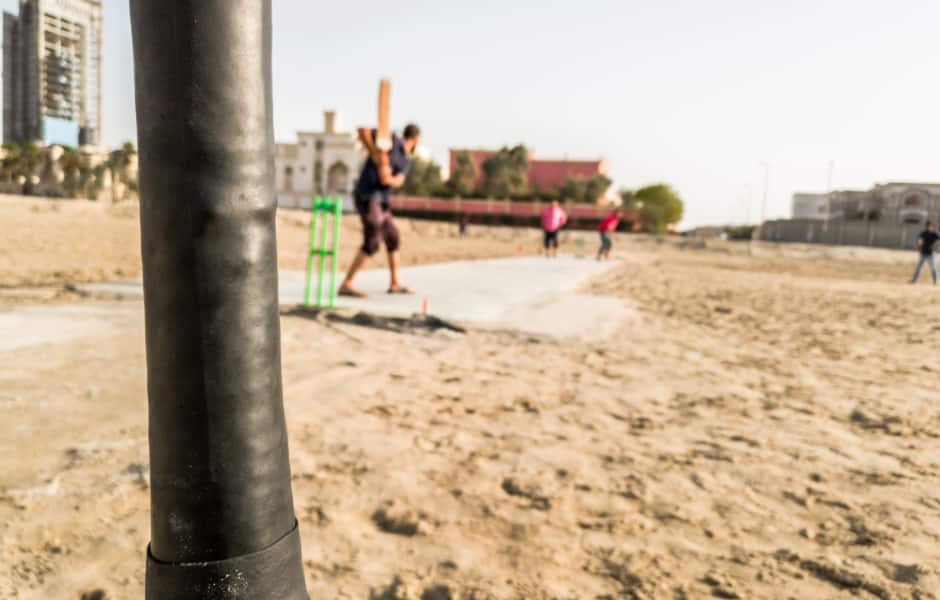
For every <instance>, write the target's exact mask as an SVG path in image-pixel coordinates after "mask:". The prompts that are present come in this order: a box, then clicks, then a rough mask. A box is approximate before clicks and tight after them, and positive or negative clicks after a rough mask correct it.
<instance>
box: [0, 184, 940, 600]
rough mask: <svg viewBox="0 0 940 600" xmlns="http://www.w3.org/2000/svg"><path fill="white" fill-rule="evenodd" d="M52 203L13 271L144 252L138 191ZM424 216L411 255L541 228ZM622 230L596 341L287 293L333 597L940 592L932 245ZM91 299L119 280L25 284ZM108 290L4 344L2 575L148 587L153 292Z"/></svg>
mask: <svg viewBox="0 0 940 600" xmlns="http://www.w3.org/2000/svg"><path fill="white" fill-rule="evenodd" d="M52 206H56V205H55V204H50V203H44V201H36V200H9V201H0V223H3V224H4V225H5V229H6V230H7V231H10V230H12V231H13V234H12V239H13V242H12V243H11V242H10V241H9V239H8V240H5V241H3V242H2V244H4V245H3V252H2V253H0V257H2V258H0V261H2V262H0V283H2V285H3V286H5V287H6V288H7V289H8V290H15V289H24V288H31V287H43V286H46V287H51V288H52V289H59V287H57V286H64V284H65V283H67V282H68V281H72V280H76V279H82V280H85V279H84V278H87V280H92V279H108V278H115V277H135V276H138V275H139V266H138V264H139V262H138V261H139V259H138V258H137V255H136V252H137V246H136V244H137V243H138V242H137V237H136V236H137V233H136V228H137V221H136V218H137V217H136V212H135V211H134V209H133V208H130V207H127V208H113V207H99V206H94V205H89V204H88V203H80V204H63V205H61V206H59V207H58V208H50V207H52ZM34 207H39V208H34ZM294 221H296V222H297V224H296V225H295V226H293V225H290V223H292V222H294ZM344 226H345V227H347V228H353V229H351V231H353V232H354V231H355V229H354V223H352V224H347V225H344ZM410 226H411V225H409V227H410ZM304 227H305V226H304V222H303V219H302V217H301V216H300V215H297V214H296V213H288V214H285V215H282V216H281V217H279V233H281V239H280V242H279V243H280V253H281V254H280V260H281V262H282V266H284V267H287V268H298V266H302V263H303V257H304V254H303V253H304V247H303V245H304V243H305V241H304V240H305V229H304ZM414 227H415V229H414V230H406V231H405V244H406V245H405V252H406V253H405V257H406V260H411V261H424V262H433V261H440V260H453V259H463V258H470V257H484V256H498V255H504V254H507V253H513V252H515V251H516V246H517V243H519V242H518V241H517V240H516V239H514V238H513V232H508V233H507V232H506V231H505V230H492V232H491V231H490V230H487V229H485V228H480V227H475V228H473V232H474V235H475V237H474V238H472V239H470V240H458V239H457V238H456V236H455V235H453V234H454V231H453V229H455V228H453V227H452V226H449V225H442V224H432V223H423V222H416V223H414ZM69 230H74V232H73V233H67V231H69ZM288 230H289V231H290V233H286V232H287V231H288ZM40 232H42V233H43V234H45V233H48V234H49V235H48V236H45V235H43V236H39V233H40ZM419 232H420V233H421V234H422V235H424V236H426V238H425V239H424V240H423V241H419V240H418V239H416V238H417V237H418V235H419ZM435 232H437V233H435ZM490 234H492V235H490ZM70 235H72V236H73V237H68V236H70ZM354 235H355V234H354V233H352V234H350V235H348V236H346V237H347V238H354ZM516 235H518V236H519V240H521V243H523V244H524V245H525V247H526V249H527V250H529V251H531V250H532V249H533V248H534V244H535V240H537V232H517V233H516ZM37 237H43V238H48V241H42V242H39V241H37V239H36V238H37ZM56 240H58V242H56ZM350 243H353V242H350ZM297 247H299V248H300V249H299V251H298V249H297ZM352 247H354V246H346V248H347V249H348V248H352ZM412 248H413V249H414V250H412ZM615 252H616V254H617V257H616V260H617V261H618V265H617V266H616V268H615V269H614V270H613V271H611V273H610V274H609V275H607V276H605V277H603V278H601V279H599V280H594V281H593V282H591V283H590V284H589V285H588V286H587V288H586V290H585V291H587V292H590V293H593V294H598V295H604V296H613V297H618V298H624V299H627V300H629V301H630V302H631V304H632V305H633V306H634V307H635V310H634V311H632V312H631V313H629V314H625V315H624V318H623V319H622V320H620V321H616V322H611V323H609V326H608V327H607V328H605V329H604V330H598V331H586V332H584V333H583V335H581V336H578V337H575V338H567V339H558V338H553V337H551V336H533V335H529V334H523V333H519V332H515V331H512V330H505V331H493V330H483V329H471V330H470V331H468V332H467V333H466V334H458V333H454V332H451V331H447V330H429V329H424V328H419V327H415V328H410V329H409V328H406V329H405V330H402V331H398V332H394V331H386V330H381V329H378V328H374V327H364V326H360V325H357V324H355V323H352V322H344V321H343V320H342V319H338V320H327V319H323V318H313V317H311V316H309V315H305V314H298V313H294V312H291V311H288V310H286V309H285V312H284V315H283V317H282V323H281V325H282V344H283V352H282V355H283V369H284V399H285V404H286V409H287V417H288V428H289V434H290V446H291V463H292V469H293V491H294V501H295V508H296V513H297V516H298V519H299V520H300V526H301V533H302V537H303V552H304V560H305V570H306V574H307V582H308V589H309V591H310V593H311V597H313V598H330V599H332V598H351V599H352V598H355V599H387V600H389V599H391V600H393V599H415V600H418V599H421V600H429V599H430V600H435V599H445V598H457V599H462V600H469V599H478V600H480V599H504V598H505V599H523V598H524V599H549V598H564V599H568V598H571V599H580V598H586V599H593V600H600V599H605V598H606V599H614V598H640V599H660V598H663V599H670V600H672V599H681V598H689V599H697V598H709V597H718V598H741V599H763V598H768V599H769V598H775V599H776V598H781V599H784V598H795V599H800V600H803V599H812V600H815V599H819V600H824V599H825V600H828V599H840V598H845V599H849V598H920V599H928V598H938V596H937V591H938V590H940V570H938V567H940V487H938V485H937V483H938V476H940V459H938V458H937V457H938V456H940V440H938V435H940V408H938V407H937V402H936V399H937V397H938V394H937V393H936V391H935V386H936V384H937V381H938V376H940V365H938V361H937V358H938V354H937V351H936V348H937V344H936V340H937V338H936V337H935V336H936V335H937V334H938V333H940V306H938V303H937V299H938V296H937V294H938V290H937V289H936V288H933V287H931V286H928V285H920V286H909V285H907V284H906V283H905V281H906V278H907V277H909V276H910V268H912V267H913V259H914V257H913V256H911V255H909V254H905V253H889V254H883V255H882V254H877V253H874V254H871V255H867V254H865V255H864V256H863V257H862V258H859V254H858V253H853V252H854V251H852V250H851V249H826V248H818V249H813V248H808V249H807V248H799V247H790V248H789V249H786V250H784V249H783V247H774V246H764V245H759V246H751V247H749V246H748V245H746V244H727V243H724V244H713V245H706V244H704V243H699V242H694V243H690V242H682V243H658V242H656V241H654V240H650V239H649V238H633V237H631V238H629V239H627V238H625V237H622V238H620V239H618V241H617V245H616V246H615ZM40 253H42V254H45V255H46V256H43V257H39V256H36V255H37V254H40ZM347 254H348V252H347ZM863 254H864V253H863ZM298 261H299V263H298ZM56 263H61V264H59V265H58V266H56ZM62 289H64V287H63V288H62ZM27 296H28V295H27ZM79 300H80V301H81V303H92V302H95V303H99V304H100V303H101V302H102V301H100V300H95V299H93V298H75V297H70V296H68V295H67V294H65V292H63V294H60V295H55V296H53V297H50V298H45V299H36V298H34V297H33V298H32V299H27V300H23V299H22V298H20V299H18V300H16V301H15V302H14V301H8V304H12V306H7V307H6V308H5V309H4V310H20V309H21V308H22V305H23V304H24V303H25V304H27V305H28V304H30V303H46V304H48V303H50V302H52V303H63V302H78V301H79ZM99 304H96V306H98V305H99ZM101 306H106V307H107V308H108V311H107V312H108V314H109V318H108V322H107V324H106V326H105V325H102V329H101V333H100V335H98V336H97V337H95V338H94V340H93V341H92V342H91V343H90V342H89V341H88V340H87V339H86V340H80V341H73V342H63V343H57V344H48V345H43V346H32V347H29V348H25V349H18V350H16V351H8V352H0V597H2V598H8V597H9V598H65V599H76V600H78V599H81V598H83V594H84V598H87V599H89V600H90V599H92V598H101V597H107V598H111V599H115V598H117V599H124V598H128V599H131V598H140V597H142V589H143V567H144V551H145V548H146V544H147V541H148V539H149V513H148V506H149V489H148V467H147V460H148V459H147V437H146V436H147V430H146V396H145V375H146V373H145V368H144V340H143V318H142V305H141V304H140V303H139V302H135V301H125V302H111V303H110V304H106V305H101ZM97 592H101V593H102V594H104V595H103V596H95V594H96V593H97Z"/></svg>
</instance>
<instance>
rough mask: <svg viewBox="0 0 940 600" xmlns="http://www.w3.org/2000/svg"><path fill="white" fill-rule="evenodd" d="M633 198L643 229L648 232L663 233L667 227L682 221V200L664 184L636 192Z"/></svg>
mask: <svg viewBox="0 0 940 600" xmlns="http://www.w3.org/2000/svg"><path fill="white" fill-rule="evenodd" d="M633 198H634V200H635V204H636V206H638V207H639V208H640V217H641V219H642V221H643V227H644V228H646V229H647V230H648V231H653V232H656V233H663V232H665V231H666V227H667V226H669V225H672V224H674V223H678V222H679V221H680V220H682V210H683V205H682V199H681V198H679V195H678V194H677V193H676V192H675V190H673V189H672V188H671V187H669V186H668V185H666V184H664V183H658V184H656V185H650V186H647V187H645V188H642V189H640V190H637V192H636V194H634V195H633Z"/></svg>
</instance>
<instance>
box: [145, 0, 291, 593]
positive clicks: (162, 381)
mask: <svg viewBox="0 0 940 600" xmlns="http://www.w3.org/2000/svg"><path fill="white" fill-rule="evenodd" d="M131 22H132V31H133V38H134V63H135V79H136V87H137V89H136V95H137V129H138V142H139V146H140V149H139V152H140V155H139V156H140V196H141V212H140V221H141V237H142V239H141V245H142V252H143V267H144V301H145V313H146V335H147V378H148V381H147V392H148V396H149V406H150V410H149V415H150V472H151V503H152V507H151V542H150V547H149V548H148V553H147V578H146V590H147V591H146V597H147V598H148V599H150V600H157V599H160V600H184V599H185V600H190V599H192V600H195V599H202V598H207V599H213V600H228V599H235V598H239V599H241V598H252V599H259V600H267V599H271V600H301V599H303V600H306V599H307V597H308V596H307V593H306V589H305V585H304V574H303V566H302V563H301V555H300V535H299V532H298V529H297V520H296V518H295V516H294V509H293V501H292V497H291V487H290V464H289V461H288V451H287V429H286V426H285V422H284V406H283V400H282V394H281V356H280V329H279V322H278V300H277V254H276V245H275V222H274V218H275V202H274V165H273V156H274V153H273V133H272V116H271V2H270V0H132V2H131Z"/></svg>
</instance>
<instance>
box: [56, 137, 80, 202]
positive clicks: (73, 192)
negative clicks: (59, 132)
mask: <svg viewBox="0 0 940 600" xmlns="http://www.w3.org/2000/svg"><path fill="white" fill-rule="evenodd" d="M64 150H65V151H64V152H63V154H62V158H60V159H59V166H60V167H62V171H63V172H64V173H65V180H64V181H63V182H62V183H63V186H64V187H65V192H66V194H68V195H69V196H71V197H72V198H77V197H78V194H79V190H80V189H81V183H82V182H81V180H82V176H81V171H82V167H83V166H84V165H85V159H84V158H83V157H82V154H81V153H80V152H79V151H78V150H76V149H75V148H71V147H65V148H64Z"/></svg>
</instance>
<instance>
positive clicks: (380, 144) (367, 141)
mask: <svg viewBox="0 0 940 600" xmlns="http://www.w3.org/2000/svg"><path fill="white" fill-rule="evenodd" d="M391 103H392V82H391V80H390V79H383V80H381V81H380V82H379V123H378V127H376V130H375V137H374V138H373V136H372V130H370V129H368V128H360V129H359V139H360V141H362V145H363V146H365V149H366V151H367V152H368V153H369V156H370V158H372V161H373V162H374V163H375V165H376V166H377V167H378V170H379V178H380V179H381V181H383V182H386V181H388V180H389V179H390V178H391V177H392V168H391V165H390V164H389V158H388V153H389V150H391V149H392V145H393V142H392V115H391V113H392V109H391Z"/></svg>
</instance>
